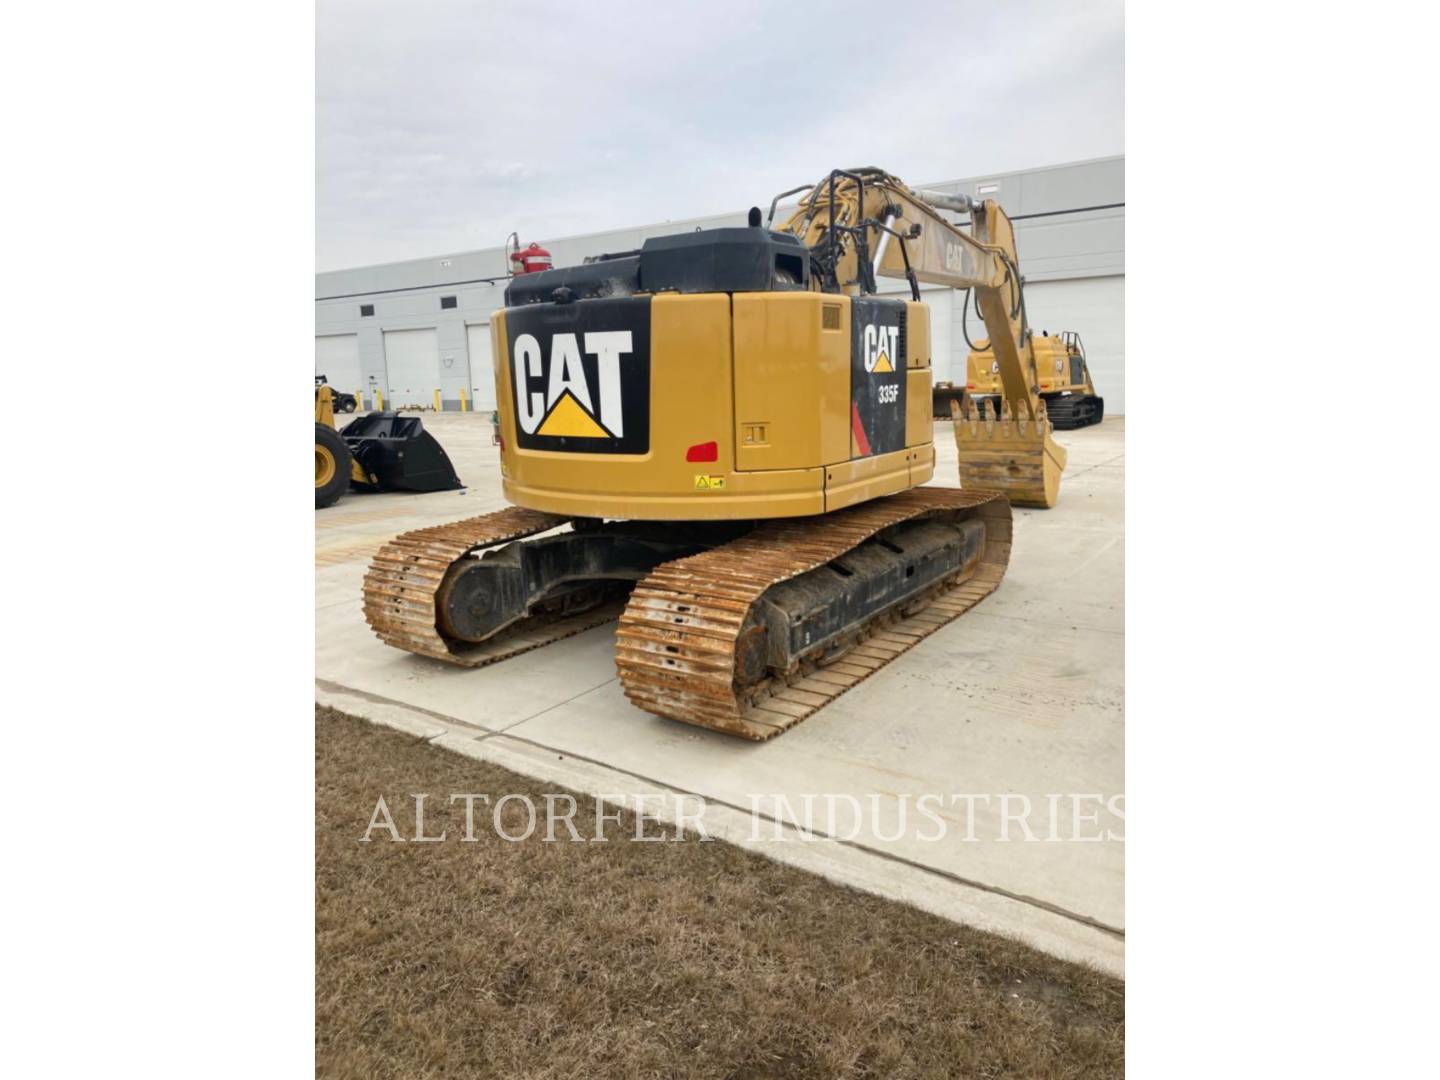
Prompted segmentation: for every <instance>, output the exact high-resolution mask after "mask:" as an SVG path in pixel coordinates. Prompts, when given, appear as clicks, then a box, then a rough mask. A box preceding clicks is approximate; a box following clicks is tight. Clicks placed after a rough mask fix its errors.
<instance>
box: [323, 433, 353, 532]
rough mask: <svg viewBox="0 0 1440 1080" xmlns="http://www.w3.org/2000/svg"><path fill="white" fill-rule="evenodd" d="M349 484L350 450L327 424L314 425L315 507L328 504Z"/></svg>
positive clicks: (341, 493)
mask: <svg viewBox="0 0 1440 1080" xmlns="http://www.w3.org/2000/svg"><path fill="white" fill-rule="evenodd" d="M349 486H350V450H349V448H348V447H347V446H346V445H345V440H344V439H342V438H340V433H339V432H338V431H336V430H335V429H334V428H332V427H330V426H329V425H328V424H319V423H317V424H316V425H315V509H316V510H319V509H320V508H322V507H325V506H330V505H331V504H333V503H334V502H335V501H336V500H337V499H339V498H340V496H341V495H343V494H345V490H346V489H347V488H348V487H349Z"/></svg>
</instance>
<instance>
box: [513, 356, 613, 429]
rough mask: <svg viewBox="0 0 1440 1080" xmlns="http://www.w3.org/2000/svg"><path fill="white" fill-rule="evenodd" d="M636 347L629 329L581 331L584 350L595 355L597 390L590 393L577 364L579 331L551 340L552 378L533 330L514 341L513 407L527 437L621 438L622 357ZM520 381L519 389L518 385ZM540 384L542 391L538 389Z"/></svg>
mask: <svg viewBox="0 0 1440 1080" xmlns="http://www.w3.org/2000/svg"><path fill="white" fill-rule="evenodd" d="M633 351H634V341H633V339H632V336H631V333H630V331H629V330H609V331H602V332H599V333H590V334H585V335H584V337H583V352H584V353H588V354H590V355H592V356H594V357H595V358H596V361H597V362H596V370H597V375H598V381H599V384H600V385H599V386H598V387H597V390H598V393H597V394H595V395H594V396H592V395H591V393H590V385H589V383H588V382H587V381H586V379H585V367H584V365H583V364H582V363H581V359H580V358H581V353H582V338H581V335H579V334H556V335H554V336H553V337H552V338H551V339H550V377H549V378H548V379H546V378H544V365H543V362H542V357H543V355H544V353H543V351H542V350H541V348H540V342H539V341H537V340H536V338H535V335H534V334H521V335H520V336H519V337H517V338H516V339H515V373H516V383H517V393H516V411H517V412H518V413H519V420H520V430H521V431H523V432H525V434H527V435H549V436H555V437H566V438H575V439H623V438H624V437H625V411H624V409H623V408H622V404H621V396H620V359H621V357H623V356H625V355H626V354H628V353H630V352H633ZM522 385H523V388H520V387H521V386H522ZM542 387H543V390H542V389H540V388H542Z"/></svg>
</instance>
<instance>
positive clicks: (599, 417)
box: [505, 297, 650, 454]
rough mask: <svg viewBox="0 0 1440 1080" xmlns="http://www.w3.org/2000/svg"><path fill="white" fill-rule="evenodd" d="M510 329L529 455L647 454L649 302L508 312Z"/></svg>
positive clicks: (522, 436) (520, 422)
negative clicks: (548, 452)
mask: <svg viewBox="0 0 1440 1080" xmlns="http://www.w3.org/2000/svg"><path fill="white" fill-rule="evenodd" d="M505 329H506V339H507V343H508V345H509V360H510V381H511V385H512V387H513V388H514V394H515V424H516V432H515V438H516V442H517V443H518V444H519V445H520V446H521V447H522V448H523V449H526V450H565V451H571V452H576V451H578V452H581V453H587V452H588V453H603V454H643V453H645V452H646V451H647V450H648V449H649V446H650V300H649V298H648V297H641V298H626V299H623V300H609V301H595V300H592V301H589V302H587V303H585V304H568V305H567V304H537V305H534V306H533V307H523V308H510V309H509V310H507V311H506V313H505Z"/></svg>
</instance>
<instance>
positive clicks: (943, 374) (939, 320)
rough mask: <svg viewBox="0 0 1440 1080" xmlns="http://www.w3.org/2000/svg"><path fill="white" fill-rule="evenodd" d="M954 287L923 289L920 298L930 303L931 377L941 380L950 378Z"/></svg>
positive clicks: (936, 380) (937, 380)
mask: <svg viewBox="0 0 1440 1080" xmlns="http://www.w3.org/2000/svg"><path fill="white" fill-rule="evenodd" d="M954 295H955V290H954V289H921V290H920V299H921V300H923V301H924V302H925V303H927V304H929V305H930V367H931V370H930V378H931V380H932V381H934V382H940V381H943V380H945V379H948V378H950V364H951V355H952V354H951V351H950V350H951V341H952V340H953V337H954V335H953V334H952V333H951V327H950V322H951V314H950V312H951V299H950V298H951V297H952V296H954Z"/></svg>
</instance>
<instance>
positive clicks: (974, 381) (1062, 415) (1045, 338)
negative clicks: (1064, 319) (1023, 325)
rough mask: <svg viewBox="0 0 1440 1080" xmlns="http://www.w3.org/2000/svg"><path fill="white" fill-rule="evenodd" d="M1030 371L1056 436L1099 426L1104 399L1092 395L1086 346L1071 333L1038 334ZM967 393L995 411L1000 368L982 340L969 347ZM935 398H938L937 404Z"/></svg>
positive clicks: (988, 347) (1078, 337)
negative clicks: (1090, 426) (1056, 433)
mask: <svg viewBox="0 0 1440 1080" xmlns="http://www.w3.org/2000/svg"><path fill="white" fill-rule="evenodd" d="M1031 354H1032V355H1033V357H1034V368H1033V369H1032V371H1031V373H1030V378H1031V383H1032V385H1033V386H1034V387H1035V389H1036V391H1037V392H1038V393H1039V395H1040V398H1041V400H1043V401H1044V402H1045V411H1046V413H1047V415H1048V416H1049V417H1050V423H1051V424H1052V425H1053V426H1054V428H1055V430H1056V431H1071V430H1073V429H1075V428H1082V427H1088V426H1089V425H1091V424H1098V423H1100V422H1101V421H1102V420H1104V419H1105V399H1104V398H1102V397H1099V396H1098V395H1096V393H1095V383H1094V382H1093V381H1091V378H1090V364H1089V361H1088V360H1087V359H1086V358H1085V343H1084V342H1083V341H1081V340H1080V335H1079V334H1078V333H1076V332H1075V331H1074V330H1065V331H1063V332H1062V333H1061V334H1059V335H1058V336H1056V337H1051V336H1050V333H1049V331H1041V334H1040V336H1039V337H1035V338H1033V339H1032V341H1031ZM966 371H967V376H968V377H967V379H966V382H965V388H966V390H967V392H968V394H969V397H970V400H971V401H973V402H974V403H975V404H976V405H977V406H979V407H984V406H986V405H989V406H990V407H991V408H992V409H994V408H996V407H998V405H999V401H1000V390H1001V386H1000V365H999V362H998V361H996V359H995V354H994V353H993V352H992V351H991V350H990V342H989V341H987V340H986V339H984V338H981V339H980V340H979V341H976V342H974V343H973V345H972V348H971V350H970V356H969V358H968V360H967V362H966ZM938 396H939V395H938V394H937V399H938Z"/></svg>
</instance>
